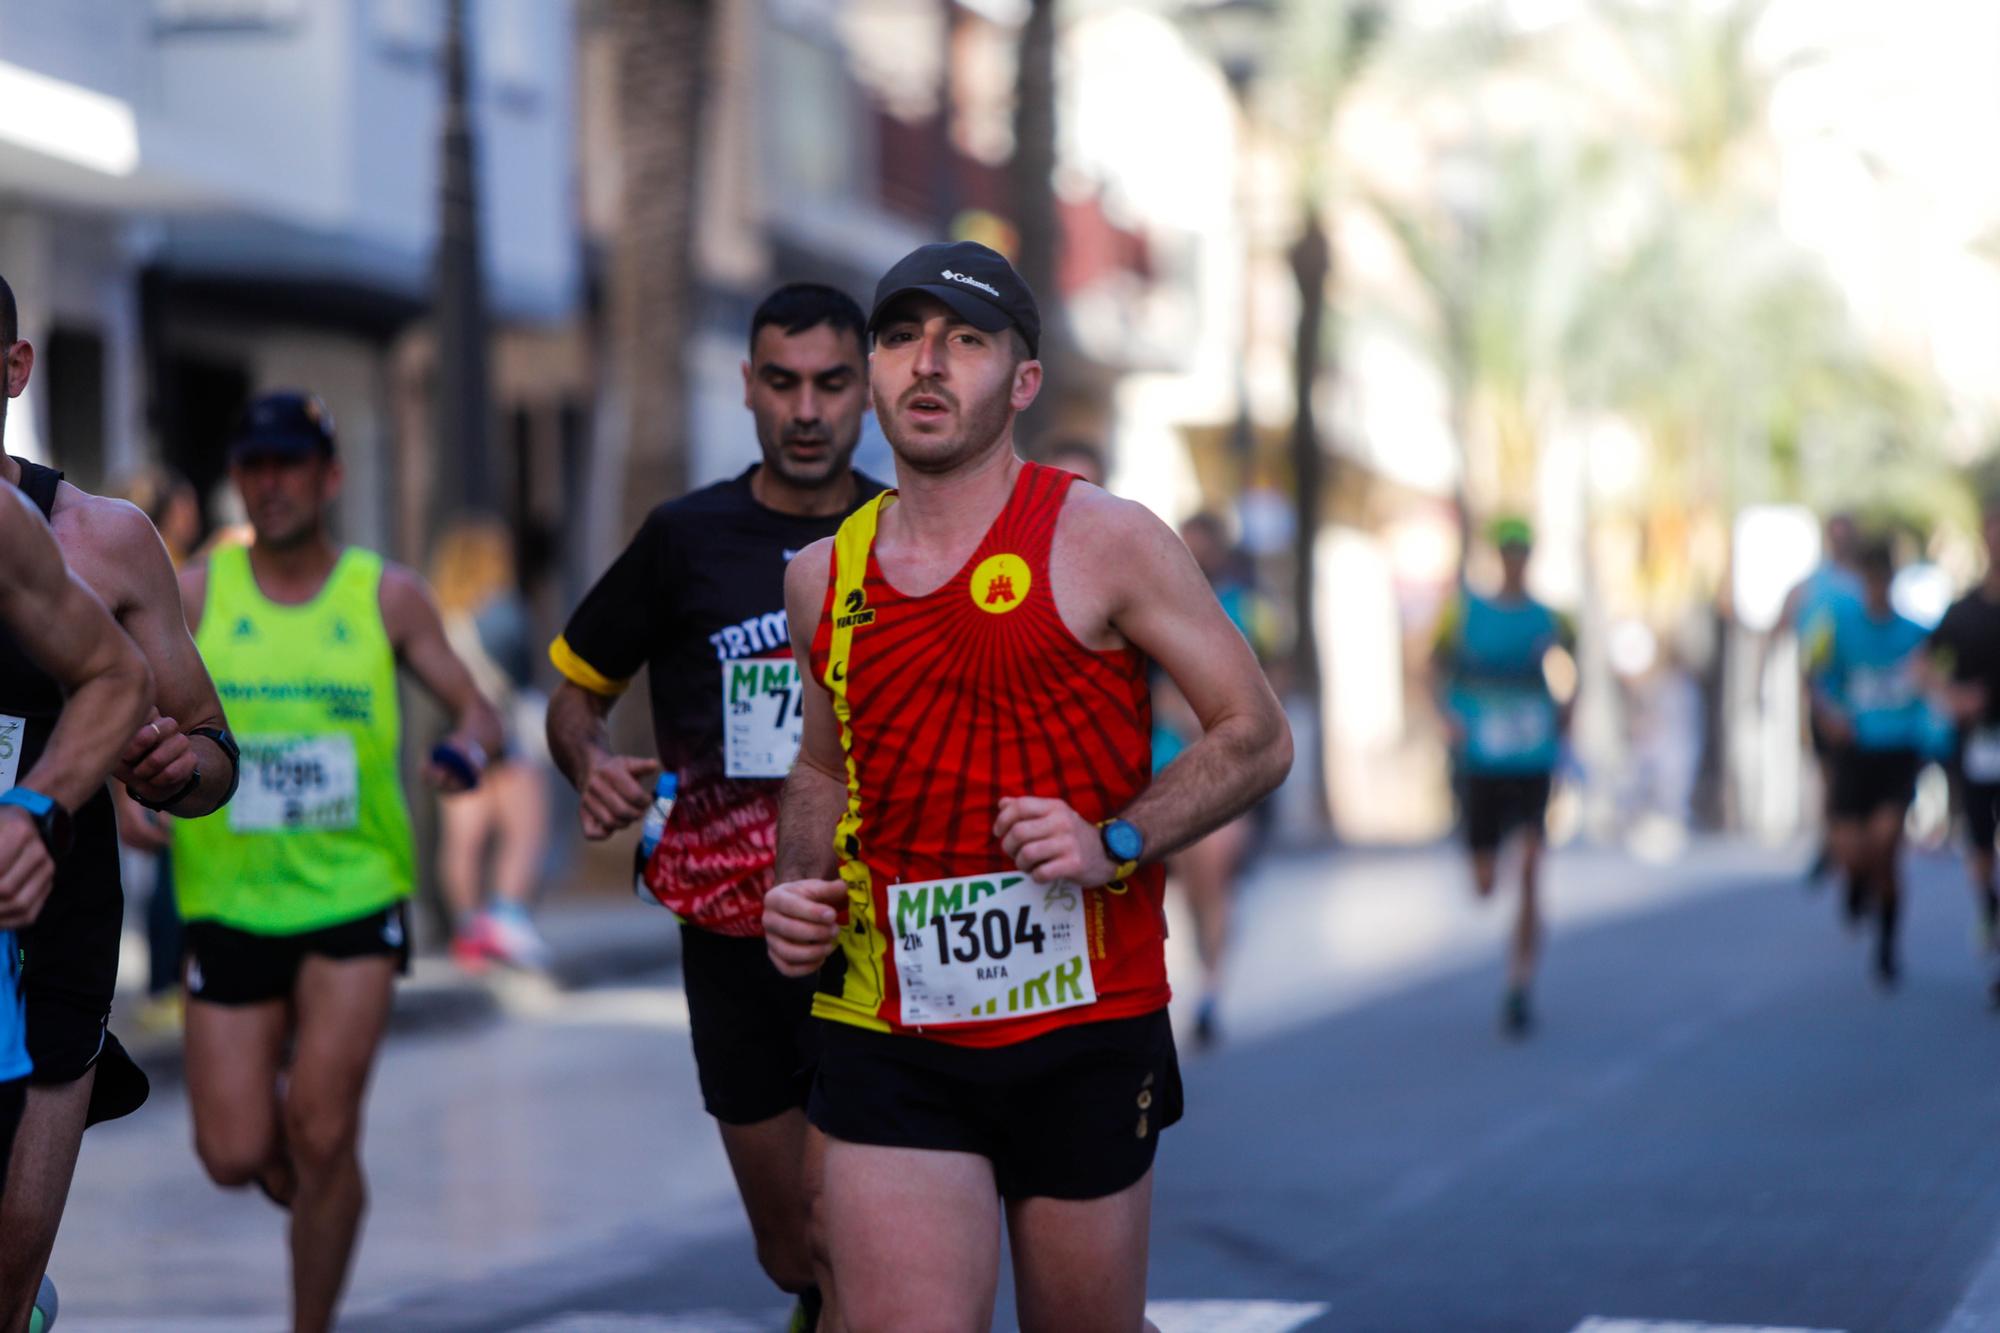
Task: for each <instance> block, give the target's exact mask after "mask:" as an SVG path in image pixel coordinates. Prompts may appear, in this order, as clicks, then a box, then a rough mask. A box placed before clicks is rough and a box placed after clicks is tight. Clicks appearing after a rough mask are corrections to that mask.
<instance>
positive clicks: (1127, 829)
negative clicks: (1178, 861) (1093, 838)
mask: <svg viewBox="0 0 2000 1333" xmlns="http://www.w3.org/2000/svg"><path fill="white" fill-rule="evenodd" d="M1097 828H1098V836H1099V837H1101V838H1102V839H1103V840H1104V854H1105V855H1106V856H1108V857H1110V858H1111V861H1112V864H1113V865H1115V866H1117V867H1118V869H1117V871H1116V873H1114V874H1113V875H1112V877H1111V878H1112V880H1113V881H1114V882H1115V881H1118V880H1123V879H1127V878H1130V876H1131V874H1132V872H1133V871H1135V870H1137V869H1138V868H1139V858H1140V857H1141V856H1144V855H1145V854H1146V835H1145V834H1143V833H1141V832H1140V831H1139V828H1138V826H1137V825H1136V824H1132V823H1129V822H1127V821H1126V820H1123V819H1107V820H1105V821H1104V822H1103V823H1102V824H1099V825H1098V826H1097Z"/></svg>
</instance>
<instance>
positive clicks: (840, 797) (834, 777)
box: [764, 540, 847, 977]
mask: <svg viewBox="0 0 2000 1333" xmlns="http://www.w3.org/2000/svg"><path fill="white" fill-rule="evenodd" d="M832 558H833V542H832V541H831V540H824V541H818V542H814V543H813V544H812V545H811V546H808V547H807V548H806V549H805V550H803V551H801V552H799V553H798V555H797V556H796V557H794V558H793V560H792V563H791V564H790V565H789V566H788V567H787V568H786V569H785V620H786V622H787V623H788V624H789V626H790V629H791V635H792V652H793V654H794V655H795V656H796V657H797V658H798V662H799V678H800V679H801V680H802V681H803V682H804V684H803V687H802V688H803V689H804V690H805V734H804V737H803V739H802V740H801V741H800V743H799V757H798V760H797V762H795V763H794V764H793V765H792V771H791V774H790V776H788V777H787V778H786V779H785V794H784V797H783V798H782V800H781V801H780V803H779V807H778V857H777V867H776V870H775V872H774V875H773V877H774V878H775V879H776V880H777V883H776V885H775V886H774V887H773V888H772V889H771V891H770V893H768V894H766V895H765V897H764V943H765V945H766V947H767V948H769V949H770V951H771V962H772V963H773V964H774V965H775V966H776V967H777V969H778V970H779V971H780V972H783V973H784V974H785V975H786V976H792V977H799V976H805V975H807V974H809V973H811V972H814V971H817V970H818V968H819V965H820V963H821V961H822V960H824V959H825V958H826V956H827V955H828V954H830V953H832V952H833V946H834V942H835V941H836V940H837V939H838V938H839V935H840V917H841V915H842V914H843V912H844V910H845V907H846V903H847V886H846V885H845V884H843V883H842V882H841V881H840V880H838V879H829V878H827V877H828V876H830V875H832V874H833V873H834V870H835V868H836V865H837V858H836V857H835V856H834V850H833V837H834V830H835V829H836V828H837V827H838V826H839V824H840V812H841V811H842V810H844V809H845V808H846V807H847V778H846V776H845V773H846V761H845V759H844V757H843V756H842V754H841V750H840V724H839V722H838V721H837V720H836V719H835V717H834V714H833V696H832V695H830V694H828V693H827V689H826V686H824V685H822V684H821V683H820V682H819V681H818V680H816V679H814V678H813V674H812V639H813V631H814V628H815V627H816V626H817V625H818V623H819V613H820V603H821V602H822V600H823V599H824V598H825V596H826V580H827V571H828V569H829V568H830V567H831V563H832Z"/></svg>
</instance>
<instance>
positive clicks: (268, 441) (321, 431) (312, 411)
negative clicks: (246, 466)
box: [229, 389, 333, 463]
mask: <svg viewBox="0 0 2000 1333" xmlns="http://www.w3.org/2000/svg"><path fill="white" fill-rule="evenodd" d="M312 453H317V454H318V455H319V456H320V457H322V458H331V457H333V413H331V412H329V411H327V409H326V404H325V403H322V402H321V401H320V400H319V398H318V397H317V396H316V395H314V394H309V393H301V392H299V391H298V390H296V389H280V390H278V391H276V392H275V393H267V394H263V395H261V396H260V397H257V398H254V399H252V400H251V401H250V405H249V406H248V407H246V408H244V409H243V415H242V417H241V418H240V419H238V421H237V423H236V434H235V436H234V437H233V438H232V439H231V440H230V442H229V459H230V461H231V462H233V463H236V462H242V461H243V460H244V459H246V458H300V457H304V456H305V455H307V454H312Z"/></svg>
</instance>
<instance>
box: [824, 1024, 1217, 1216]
mask: <svg viewBox="0 0 2000 1333" xmlns="http://www.w3.org/2000/svg"><path fill="white" fill-rule="evenodd" d="M810 1114H811V1117H812V1122H813V1124H815V1125H817V1126H819V1128H820V1129H822V1130H824V1131H825V1132H826V1133H827V1134H829V1135H831V1136H832V1137H834V1138H836V1139H841V1140H844V1141H846V1142H848V1143H868V1144H875V1145H878V1146H881V1147H889V1148H929V1149H937V1150H942V1151H946V1152H965V1153H976V1154H978V1155H979V1156H981V1157H984V1158H986V1159H987V1160H988V1161H990V1162H992V1163H993V1178H994V1182H995V1183H996V1184H997V1185H998V1187H999V1190H1000V1194H1001V1197H1003V1198H1007V1199H1033V1198H1049V1199H1101V1198H1104V1197H1106V1196H1108V1195H1112V1194H1116V1193H1118V1192H1119V1191H1121V1190H1124V1189H1127V1188H1129V1187H1130V1186H1132V1185H1135V1184H1137V1183H1138V1182H1139V1181H1140V1180H1141V1179H1143V1178H1144V1176H1145V1174H1146V1172H1147V1171H1148V1170H1150V1169H1151V1168H1152V1165H1153V1154H1154V1152H1155V1150H1156V1149H1157V1148H1158V1146H1159V1138H1160V1131H1161V1130H1163V1129H1165V1128H1166V1127H1167V1126H1168V1125H1171V1124H1173V1123H1174V1122H1175V1121H1177V1120H1179V1119H1180V1118H1181V1071H1180V1061H1179V1058H1178V1056H1177V1055H1176V1054H1175V1051H1174V1030H1173V1026H1172V1025H1171V1024H1170V1023H1169V1022H1168V1021H1167V1011H1166V1010H1164V1009H1161V1010H1159V1011H1158V1012H1156V1013H1151V1014H1142V1015H1140V1016H1139V1017H1137V1018H1114V1019H1108V1020H1106V1021H1104V1022H1101V1023H1079V1024H1077V1025H1076V1026H1074V1027H1066V1028H1058V1029H1057V1030H1055V1031H1054V1032H1047V1033H1043V1034H1042V1035H1041V1036H1039V1037H1030V1038H1029V1039H1028V1040H1026V1041H1023V1042H1018V1043H1016V1044H1015V1045H1012V1046H996V1047H990V1048H985V1049H974V1048H970V1047H965V1046H948V1045H946V1044H945V1043H943V1042H941V1041H929V1040H926V1039H925V1038H923V1037H914V1036H897V1035H894V1034H891V1033H885V1032H869V1031H866V1030H865V1029H862V1028H858V1027H855V1026H853V1025H852V1024H849V1023H834V1022H821V1023H820V1063H819V1077H818V1079H817V1080H815V1082H814V1083H813V1092H812V1106H811V1110H810Z"/></svg>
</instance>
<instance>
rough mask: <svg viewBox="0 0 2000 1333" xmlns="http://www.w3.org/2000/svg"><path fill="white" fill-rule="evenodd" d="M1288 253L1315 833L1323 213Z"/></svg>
mask: <svg viewBox="0 0 2000 1333" xmlns="http://www.w3.org/2000/svg"><path fill="white" fill-rule="evenodd" d="M1289 258H1290V259H1291V263H1292V276H1293V278H1294V279H1296V280H1297V282H1298V285H1299V327H1298V336H1297V339H1296V342H1295V344H1294V347H1293V356H1292V386H1293V388H1292V392H1293V404H1292V438H1291V454H1292V477H1293V487H1294V489H1293V499H1294V501H1295V505H1296V508H1295V511H1294V515H1295V523H1294V532H1293V537H1292V541H1293V555H1292V560H1293V582H1292V623H1293V624H1294V625H1295V626H1296V627H1297V639H1296V641H1295V642H1294V644H1293V647H1292V664H1293V672H1294V677H1295V678H1294V680H1293V689H1294V690H1295V691H1296V692H1297V695H1298V697H1299V699H1300V700H1301V701H1303V702H1304V704H1305V706H1306V708H1307V709H1308V710H1309V716H1310V718H1311V719H1312V722H1311V726H1310V735H1309V737H1308V738H1307V743H1306V744H1305V745H1304V746H1303V747H1301V749H1300V752H1299V755H1298V758H1297V760H1296V762H1298V763H1302V764H1306V765H1309V766H1310V770H1311V771H1310V774H1309V776H1310V780H1311V782H1312V786H1311V788H1310V790H1311V791H1312V793H1313V798H1314V799H1313V808H1312V814H1313V819H1314V821H1315V823H1316V825H1317V828H1316V829H1315V830H1314V831H1315V832H1325V831H1327V830H1328V829H1330V828H1331V827H1332V825H1333V803H1332V799H1331V794H1330V792H1329V791H1328V788H1327V780H1326V745H1327V742H1326V710H1325V708H1324V707H1323V706H1322V701H1323V699H1324V694H1323V692H1322V690H1321V688H1320V660H1319V634H1318V623H1317V617H1316V616H1315V614H1314V611H1313V589H1314V578H1313V547H1314V539H1315V538H1316V537H1317V536H1318V534H1319V523H1320V497H1321V495H1322V493H1323V492H1324V490H1325V487H1326V485H1327V483H1328V481H1329V480H1330V476H1329V474H1330V473H1331V471H1332V469H1331V467H1330V466H1329V460H1328V459H1327V457H1326V454H1325V452H1324V451H1323V450H1322V449H1321V448H1320V442H1319V424H1318V422H1317V420H1316V419H1315V417H1314V413H1313V389H1314V386H1315V385H1316V384H1317V383H1318V380H1319V376H1320V374H1321V372H1322V369H1324V370H1325V371H1326V373H1329V374H1337V373H1338V367H1337V366H1336V365H1334V364H1332V363H1331V361H1330V360H1329V359H1327V358H1326V357H1325V354H1324V352H1323V350H1322V342H1323V338H1322V336H1321V335H1322V331H1323V329H1324V326H1325V321H1326V291H1327V282H1328V280H1329V279H1330V278H1331V277H1332V275H1333V247H1332V245H1331V244H1330V243H1329V242H1328V240H1327V236H1326V227H1325V224H1324V223H1323V222H1322V221H1321V220H1320V216H1319V214H1318V212H1317V211H1316V210H1314V209H1312V208H1310V207H1308V208H1307V209H1306V213H1305V217H1304V220H1303V224H1302V226H1301V228H1300V231H1299V238H1298V240H1297V241H1295V242H1294V243H1293V245H1292V248H1291V252H1290V256H1289Z"/></svg>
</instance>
